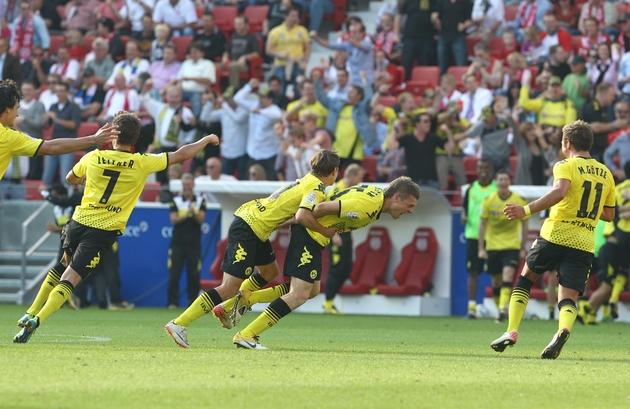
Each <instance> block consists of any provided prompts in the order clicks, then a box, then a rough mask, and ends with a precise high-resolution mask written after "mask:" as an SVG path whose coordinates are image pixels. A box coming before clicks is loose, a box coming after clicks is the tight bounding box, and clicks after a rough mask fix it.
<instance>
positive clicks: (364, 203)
mask: <svg viewBox="0 0 630 409" xmlns="http://www.w3.org/2000/svg"><path fill="white" fill-rule="evenodd" d="M328 200H330V201H339V214H333V215H327V216H324V217H320V218H319V219H317V221H318V222H319V223H320V224H321V225H322V226H324V227H335V228H337V231H338V232H339V233H346V232H349V231H352V230H357V229H361V228H363V227H365V226H367V225H368V224H370V223H372V222H374V221H376V220H378V218H379V217H380V216H381V210H382V209H383V203H384V202H385V197H384V196H383V189H380V188H378V187H374V186H369V185H357V186H353V187H350V188H347V189H345V190H341V191H339V192H337V193H333V194H331V195H330V196H329V197H328ZM306 231H307V232H308V234H310V236H311V237H312V238H313V240H315V241H316V242H317V243H319V244H320V245H322V246H327V245H328V243H329V242H330V239H329V238H328V237H324V236H322V235H321V234H319V233H316V232H314V231H311V230H309V229H306Z"/></svg>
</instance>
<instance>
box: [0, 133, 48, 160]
mask: <svg viewBox="0 0 630 409" xmlns="http://www.w3.org/2000/svg"><path fill="white" fill-rule="evenodd" d="M5 131H8V132H10V134H11V136H12V138H11V154H12V156H35V155H36V154H37V151H39V148H40V146H42V144H43V143H44V141H43V140H41V139H35V138H31V137H30V136H27V135H25V134H23V133H22V132H18V131H14V130H13V129H6V130H5Z"/></svg>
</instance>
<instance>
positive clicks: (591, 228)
mask: <svg viewBox="0 0 630 409" xmlns="http://www.w3.org/2000/svg"><path fill="white" fill-rule="evenodd" d="M562 223H568V224H570V225H572V226H575V227H580V228H583V229H586V230H588V231H591V232H592V231H595V226H593V225H591V224H588V223H584V222H583V221H580V220H571V221H568V220H562Z"/></svg>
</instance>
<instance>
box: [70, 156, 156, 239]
mask: <svg viewBox="0 0 630 409" xmlns="http://www.w3.org/2000/svg"><path fill="white" fill-rule="evenodd" d="M167 166H168V153H160V154H155V155H148V154H140V153H131V152H127V151H119V150H103V151H102V150H98V149H97V150H94V151H91V152H89V153H87V154H86V155H85V156H83V157H82V158H81V160H80V161H79V163H77V164H76V165H74V167H73V168H72V173H74V175H75V176H76V177H78V178H80V177H83V175H86V184H85V192H84V193H83V199H82V200H81V205H79V206H78V207H77V209H76V210H75V212H74V215H73V216H72V219H74V220H76V221H77V222H79V223H81V224H83V225H85V226H89V227H93V228H95V229H101V230H113V231H118V232H120V234H122V233H123V232H124V231H125V226H126V224H127V220H129V216H130V215H131V211H132V210H133V208H134V206H135V205H136V202H137V201H138V198H139V197H140V194H141V193H142V189H143V188H144V184H145V182H146V180H147V176H149V175H150V174H151V173H154V172H159V171H161V170H164V169H166V168H167ZM64 176H65V175H64Z"/></svg>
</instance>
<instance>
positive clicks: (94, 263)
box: [85, 251, 101, 269]
mask: <svg viewBox="0 0 630 409" xmlns="http://www.w3.org/2000/svg"><path fill="white" fill-rule="evenodd" d="M100 262H101V252H100V251H99V252H98V253H96V255H95V256H94V258H93V259H92V261H90V264H88V265H87V266H85V267H86V268H91V269H94V268H96V266H98V263H100Z"/></svg>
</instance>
